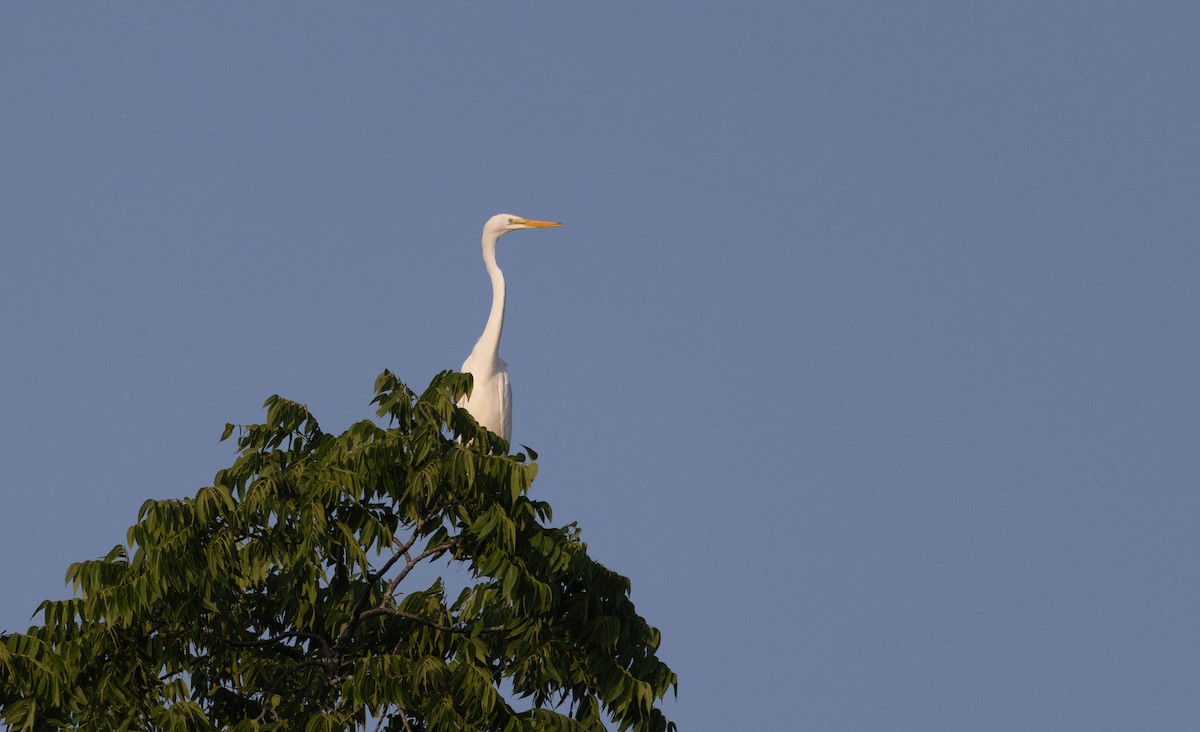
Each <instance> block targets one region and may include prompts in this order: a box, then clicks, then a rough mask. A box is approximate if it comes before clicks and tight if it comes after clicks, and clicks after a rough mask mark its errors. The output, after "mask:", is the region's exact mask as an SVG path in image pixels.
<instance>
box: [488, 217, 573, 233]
mask: <svg viewBox="0 0 1200 732" xmlns="http://www.w3.org/2000/svg"><path fill="white" fill-rule="evenodd" d="M550 226H562V224H560V223H558V222H557V221H537V220H536V219H524V218H521V217H520V216H514V215H512V214H496V215H495V216H493V217H492V218H490V219H488V222H487V223H486V224H484V225H483V233H484V234H493V235H495V236H500V235H501V234H507V233H508V232H510V231H516V230H517V229H545V228H547V227H550Z"/></svg>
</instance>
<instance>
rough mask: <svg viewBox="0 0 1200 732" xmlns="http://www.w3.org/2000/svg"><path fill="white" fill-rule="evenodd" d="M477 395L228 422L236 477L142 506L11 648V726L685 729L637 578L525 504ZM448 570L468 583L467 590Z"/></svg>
mask: <svg viewBox="0 0 1200 732" xmlns="http://www.w3.org/2000/svg"><path fill="white" fill-rule="evenodd" d="M469 388H470V376H469V375H464V374H457V373H453V372H444V373H442V374H439V375H438V376H437V377H435V378H434V380H433V382H432V383H431V384H430V386H429V388H428V389H426V390H425V392H424V393H422V394H421V395H419V396H418V395H416V394H415V393H414V392H413V391H411V390H410V389H409V388H408V387H406V386H405V385H404V384H403V383H401V382H400V381H399V380H398V379H397V378H396V377H395V376H393V375H392V374H391V373H389V372H387V371H385V372H383V374H381V375H380V376H379V378H378V379H377V381H376V384H375V392H376V396H375V399H374V401H373V402H372V403H373V404H376V405H378V411H377V414H378V416H379V417H382V418H384V419H383V420H382V423H383V425H385V426H381V424H379V423H376V422H375V421H372V420H363V421H361V422H358V423H356V424H354V425H352V426H351V427H350V428H349V429H347V430H346V431H345V432H343V433H342V434H340V435H333V434H327V433H325V432H323V431H322V430H321V428H320V427H319V426H318V424H317V421H316V419H315V418H314V417H313V415H312V414H311V413H310V412H309V411H308V409H307V408H306V407H305V406H304V405H302V404H299V403H296V402H292V401H288V400H286V399H283V398H281V397H279V396H272V397H271V398H269V399H268V400H267V401H266V404H265V407H266V412H267V414H266V421H265V422H264V423H263V424H256V425H249V426H241V427H238V426H235V425H227V426H226V429H225V434H224V436H223V439H226V438H230V437H231V436H236V440H237V445H238V449H239V454H238V457H237V459H236V460H235V461H234V463H233V465H232V466H231V467H229V468H227V469H224V470H221V471H219V472H218V473H217V474H216V476H215V478H214V480H213V484H212V485H211V486H208V487H205V488H201V489H200V490H199V491H198V492H197V493H196V494H195V496H194V497H191V498H184V499H181V500H149V501H146V502H145V503H144V504H143V505H142V507H141V510H140V511H139V513H138V520H137V523H136V524H135V525H134V526H132V527H131V528H130V529H129V531H128V535H127V536H126V541H125V543H124V544H119V545H117V546H115V547H114V548H113V549H112V551H110V552H109V553H108V554H107V555H106V556H104V557H103V558H100V559H95V560H90V561H83V562H79V563H76V564H73V565H71V567H70V568H69V570H68V572H67V580H68V583H69V584H70V585H71V586H72V587H73V589H74V591H75V592H74V595H75V596H74V597H72V598H71V599H68V600H63V601H46V602H43V603H42V604H41V605H40V606H39V608H38V609H39V611H40V613H41V616H42V620H43V622H42V625H40V626H35V627H32V628H30V629H29V630H28V631H27V632H26V633H18V634H11V635H8V636H6V637H4V638H3V640H2V642H0V718H2V719H3V720H4V721H5V722H6V723H7V724H9V725H10V726H11V727H12V728H13V729H17V730H43V729H137V730H210V729H233V730H281V729H289V730H306V731H309V730H354V729H371V728H375V729H382V730H393V731H396V730H401V731H411V732H416V731H417V730H485V731H486V730H503V731H505V732H511V731H515V730H603V729H605V728H606V725H607V724H613V725H615V726H616V727H617V728H618V729H621V730H626V729H631V730H639V731H641V730H646V731H648V732H657V731H658V730H673V729H674V727H675V726H674V724H673V723H671V722H669V721H667V720H666V718H665V717H664V716H663V714H662V712H661V710H660V708H659V707H658V702H659V701H660V700H661V699H662V698H664V697H665V695H666V694H667V693H668V692H669V691H671V690H672V689H674V688H675V686H676V683H677V680H676V676H675V674H674V672H672V671H671V669H670V668H669V667H668V666H667V665H666V664H665V663H663V662H662V661H661V660H659V658H658V657H657V655H656V651H657V648H658V645H659V632H658V630H656V629H655V628H653V627H651V626H650V625H648V624H647V622H646V621H645V620H644V619H643V618H642V617H641V616H639V615H638V614H637V613H636V611H635V608H634V605H633V603H632V602H631V600H630V597H629V595H630V583H629V580H628V579H626V578H625V577H623V576H621V575H619V574H617V573H616V572H614V571H612V570H610V569H607V568H606V567H604V566H602V565H601V564H599V563H598V562H596V561H594V560H593V559H591V558H590V557H589V556H588V553H587V545H586V544H585V543H584V542H583V541H582V540H581V539H580V530H579V528H578V527H577V526H576V525H574V524H568V525H566V526H553V525H552V524H551V521H552V518H551V510H550V506H549V505H548V504H547V503H545V502H544V501H538V500H533V499H531V498H530V497H529V495H528V491H529V488H530V484H531V482H532V481H533V479H534V476H535V475H536V473H537V465H536V463H534V462H532V461H531V460H528V459H527V458H526V456H525V455H523V454H517V455H509V454H508V445H507V444H506V443H505V442H504V440H503V439H501V438H500V437H498V436H496V435H494V434H491V433H490V432H488V431H487V430H485V429H483V428H481V427H480V426H479V425H478V424H477V423H476V422H475V420H474V419H472V418H471V416H470V415H469V414H468V413H467V412H466V411H464V410H462V409H459V408H458V407H456V406H455V403H454V401H455V399H456V398H459V397H461V396H462V395H463V394H464V393H466V392H467V391H468V390H469ZM530 456H531V458H532V459H536V455H534V454H533V453H532V451H530ZM433 562H438V563H439V564H438V566H437V567H433V568H430V567H429V566H428V565H430V563H433ZM443 562H444V563H446V565H447V567H451V566H457V567H459V568H461V570H462V571H461V572H460V573H459V574H460V577H461V578H462V581H461V582H459V583H458V584H455V585H454V587H453V588H448V585H450V584H454V583H452V582H447V581H446V579H444V578H443V577H441V576H438V575H437V573H436V572H437V570H438V568H439V567H441V563H443ZM431 578H433V579H432V581H431V582H430V579H431ZM458 585H465V586H462V587H461V588H459V586H458ZM368 725H369V726H368Z"/></svg>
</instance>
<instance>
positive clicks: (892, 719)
mask: <svg viewBox="0 0 1200 732" xmlns="http://www.w3.org/2000/svg"><path fill="white" fill-rule="evenodd" d="M1198 29H1200V6H1197V5H1195V4H1194V3H1183V2H1178V3H1132V2H1114V3H1052V4H1046V3H1005V4H995V5H984V4H974V5H972V4H962V3H906V4H895V3H814V4H805V3H782V2H780V3H766V2H764V3H707V2H700V3H680V2H665V3H644V4H633V3H626V4H618V5H613V4H599V3H590V4H580V3H576V4H552V3H525V2H512V3H486V4H484V3H442V4H436V5H435V4H416V3H390V4H382V3H371V4H355V5H326V4H315V3H304V4H299V3H297V4H280V3H272V2H258V3H253V4H243V3H225V2H221V3H191V4H186V5H185V4H151V3H127V4H121V5H111V4H109V5H103V6H101V5H91V4H52V5H47V4H34V3H24V4H14V3H7V4H4V5H0V78H2V79H3V81H2V82H0V312H2V313H3V318H2V319H0V385H2V386H0V415H2V416H3V419H2V420H0V467H2V470H0V497H2V499H3V503H2V506H3V514H2V515H3V518H4V520H3V525H4V531H3V532H0V553H2V555H3V556H4V557H5V559H6V561H4V562H3V564H2V569H0V578H2V581H3V586H4V587H5V591H4V592H3V593H0V628H5V629H9V630H18V629H23V628H24V627H25V626H26V625H27V624H28V623H29V621H30V614H31V613H32V611H33V608H34V607H35V606H36V604H37V603H38V602H39V601H40V600H41V599H44V598H47V597H64V596H65V594H66V590H65V588H64V586H63V583H62V577H63V574H64V572H65V570H66V567H67V565H68V564H69V563H70V562H72V561H76V560H80V559H85V558H92V557H96V556H99V555H102V554H103V553H105V552H106V551H107V550H108V549H109V548H111V547H112V546H113V545H114V544H116V543H118V542H121V541H122V540H123V539H124V536H125V529H126V528H127V527H128V526H129V524H131V523H132V522H133V521H134V520H135V518H136V512H137V508H138V506H139V505H140V504H141V502H142V501H143V500H145V499H147V498H151V497H154V498H167V497H179V496H183V495H190V494H192V493H194V492H195V490H196V489H198V488H200V487H202V486H204V485H206V484H208V483H210V482H211V479H212V476H213V474H214V473H215V472H216V470H218V469H219V468H221V467H223V466H225V465H227V464H228V463H229V462H230V461H231V460H232V450H231V448H230V446H229V445H228V444H221V443H218V442H217V438H218V437H219V435H220V433H221V430H222V427H223V426H224V424H225V423H226V422H243V423H245V422H251V421H255V420H257V419H259V418H260V417H261V411H260V405H261V403H262V400H263V399H264V398H265V397H266V396H268V395H270V394H273V393H279V394H282V395H284V396H286V397H289V398H291V399H295V400H298V401H302V402H305V403H307V404H308V405H309V406H310V407H311V408H312V409H313V410H314V412H315V413H316V415H317V416H318V418H319V419H320V420H321V421H322V425H323V426H324V427H325V428H326V429H327V430H340V429H341V428H344V427H345V426H346V425H348V424H349V423H350V422H352V421H354V420H357V419H361V418H363V417H365V416H368V415H369V414H371V409H370V407H369V405H368V402H369V400H370V398H371V385H372V382H373V379H374V377H375V375H376V374H378V373H379V372H380V371H381V370H383V369H384V368H389V369H391V370H393V371H394V372H396V373H397V374H398V375H400V376H401V378H403V379H405V380H406V381H407V382H408V383H409V384H411V385H412V386H414V387H416V388H420V387H423V386H424V385H425V384H426V383H428V380H429V378H430V377H431V376H432V375H433V374H435V373H436V372H438V371H440V370H442V369H445V368H456V367H458V366H459V365H460V364H461V363H462V360H463V358H464V357H465V356H466V354H467V353H468V352H469V350H470V348H471V345H472V344H473V343H474V341H475V339H476V338H477V337H478V334H479V331H480V330H481V329H482V327H483V322H484V319H485V317H486V312H487V306H488V304H489V302H490V291H489V289H488V281H487V278H486V276H485V274H484V270H483V265H482V262H481V261H480V258H479V232H480V229H481V227H482V225H483V222H484V221H485V220H486V219H487V217H488V216H490V215H491V214H493V213H498V212H502V211H503V212H510V213H515V214H519V215H523V216H528V217H533V218H549V219H554V220H558V221H562V222H564V223H565V224H566V226H565V227H564V228H562V229H555V230H552V231H540V232H523V233H518V234H513V235H511V236H508V237H505V239H504V240H503V241H502V242H501V246H500V251H499V260H500V264H501V266H502V267H503V268H504V271H505V274H506V276H507V278H508V287H509V301H508V306H509V307H508V321H507V324H506V329H505V332H504V344H503V348H502V353H503V355H504V357H505V358H506V360H508V362H509V364H510V368H511V371H512V380H513V390H514V404H515V407H514V432H513V437H514V440H515V441H517V442H521V443H524V444H527V445H530V446H533V447H534V448H535V449H537V450H538V452H539V453H540V454H541V461H540V462H541V472H540V474H539V478H538V480H537V482H536V483H535V487H534V492H535V493H536V494H537V495H538V496H539V497H541V498H545V499H546V500H549V501H550V502H551V504H552V505H553V506H554V507H555V519H556V520H557V521H559V522H567V521H578V522H579V523H580V525H581V526H582V527H583V530H584V538H585V539H586V540H587V541H588V542H589V547H590V549H591V551H592V552H593V554H594V555H595V556H596V557H597V558H598V559H600V560H601V561H604V562H605V563H607V564H609V565H610V566H612V567H613V568H614V569H616V570H618V571H621V572H622V573H624V574H626V575H628V576H630V577H631V579H632V580H633V595H634V600H635V602H636V603H637V606H638V608H639V611H640V612H641V613H642V614H643V615H645V616H646V617H647V618H648V619H649V620H650V622H651V623H653V624H654V625H656V626H658V627H659V628H660V629H661V630H662V632H663V638H664V641H663V647H662V649H661V653H662V655H663V656H664V658H665V659H666V660H667V661H668V662H669V663H671V665H672V666H673V667H674V668H675V669H676V670H677V671H678V673H679V675H680V693H679V698H678V700H677V701H676V700H671V701H669V702H668V705H667V710H668V713H669V715H670V716H671V717H672V718H673V719H675V720H676V721H677V722H679V723H680V726H681V728H682V729H692V730H701V729H841V730H895V729H926V730H938V729H944V730H958V729H996V730H1001V729H1030V730H1033V729H1047V730H1049V729H1054V730H1061V729H1080V730H1100V729H1113V730H1117V729H1134V728H1138V729H1194V728H1195V726H1196V724H1197V723H1198V722H1200V697H1198V696H1197V694H1196V693H1195V691H1196V688H1197V685H1198V684H1200V625H1198V624H1197V621H1196V617H1197V612H1196V610H1197V607H1198V606H1200V569H1198V567H1197V559H1196V557H1197V556H1198V555H1200V531H1197V528H1196V527H1197V525H1198V523H1200V493H1198V492H1197V488H1198V487H1200V486H1198V483H1200V480H1198V476H1200V449H1198V448H1200V445H1198V438H1200V378H1198V377H1200V369H1198V366H1197V364H1198V363H1200V320H1198V318H1197V312H1198V309H1200V287H1198V283H1200V248H1198V246H1197V243H1198V242H1197V238H1196V232H1197V231H1198V230H1200V205H1198V201H1200V145H1198V144H1197V139H1198V138H1197V134H1198V132H1200V83H1198V82H1200V30H1198Z"/></svg>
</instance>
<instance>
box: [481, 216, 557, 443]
mask: <svg viewBox="0 0 1200 732" xmlns="http://www.w3.org/2000/svg"><path fill="white" fill-rule="evenodd" d="M561 225H562V224H558V223H556V222H554V221H536V220H532V219H523V218H521V217H520V216H513V215H512V214H497V215H495V216H493V217H492V218H490V219H488V222H487V223H486V224H485V225H484V227H483V264H484V266H485V267H487V272H488V277H490V278H491V280H492V309H491V311H490V312H489V313H488V319H487V324H486V325H485V326H484V327H483V335H481V336H479V340H478V341H476V342H475V347H474V348H473V349H471V355H470V356H467V360H466V361H464V362H463V365H462V369H461V371H462V372H463V373H465V374H471V376H472V377H473V381H474V386H473V387H472V388H471V394H470V396H467V397H463V399H461V400H460V401H459V406H460V407H462V408H463V409H465V410H467V411H468V412H470V414H471V416H472V417H474V418H475V421H476V422H478V423H479V424H480V425H482V426H484V427H486V428H487V429H489V430H491V431H492V432H494V433H496V434H498V435H500V436H501V437H503V438H504V440H505V442H508V441H511V440H512V388H511V387H510V386H509V382H508V364H506V363H505V362H504V359H502V358H500V335H501V334H502V333H503V332H504V303H505V289H504V273H503V272H501V271H500V267H499V266H498V265H497V264H496V242H498V241H499V240H500V237H501V236H503V235H504V234H507V233H508V232H510V231H516V230H517V229H541V228H546V227H550V226H561Z"/></svg>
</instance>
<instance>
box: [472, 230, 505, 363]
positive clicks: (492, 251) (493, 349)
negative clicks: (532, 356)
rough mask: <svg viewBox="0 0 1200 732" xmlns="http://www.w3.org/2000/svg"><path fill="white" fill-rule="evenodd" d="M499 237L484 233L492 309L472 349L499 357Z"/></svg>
mask: <svg viewBox="0 0 1200 732" xmlns="http://www.w3.org/2000/svg"><path fill="white" fill-rule="evenodd" d="M499 238H500V237H499V235H498V234H484V235H483V264H484V266H485V267H487V271H488V277H491V278H492V309H491V312H489V313H488V319H487V325H485V326H484V327H483V335H481V336H479V341H478V342H477V343H476V344H475V349H474V350H473V351H472V355H479V356H488V357H490V358H498V357H499V355H500V334H501V333H502V332H503V331H504V273H503V272H501V271H500V267H499V265H497V264H496V240H497V239H499Z"/></svg>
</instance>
